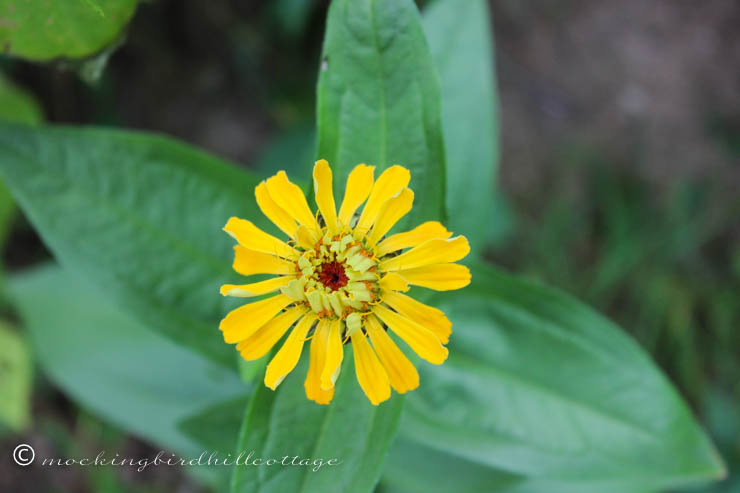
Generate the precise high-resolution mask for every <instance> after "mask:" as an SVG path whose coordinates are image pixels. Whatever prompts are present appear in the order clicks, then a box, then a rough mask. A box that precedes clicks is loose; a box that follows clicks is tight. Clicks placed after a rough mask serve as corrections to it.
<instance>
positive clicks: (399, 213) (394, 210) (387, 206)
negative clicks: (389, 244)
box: [368, 188, 414, 245]
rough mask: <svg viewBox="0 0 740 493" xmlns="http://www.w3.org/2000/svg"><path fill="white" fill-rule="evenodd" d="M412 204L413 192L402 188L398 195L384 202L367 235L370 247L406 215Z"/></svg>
mask: <svg viewBox="0 0 740 493" xmlns="http://www.w3.org/2000/svg"><path fill="white" fill-rule="evenodd" d="M413 203H414V192H412V191H411V189H410V188H404V189H403V190H401V192H400V193H399V194H398V195H396V196H395V197H391V198H389V199H388V200H386V201H385V203H384V204H383V206H382V207H381V208H380V211H379V212H378V217H376V218H375V224H374V225H373V230H372V231H371V232H370V235H368V241H369V242H370V245H375V243H377V242H378V240H380V239H381V238H382V237H383V235H385V234H386V233H387V232H388V231H390V229H391V228H392V227H393V225H394V224H396V223H397V222H398V220H399V219H401V218H402V217H403V216H405V215H406V214H408V212H409V211H410V210H411V205H412V204H413Z"/></svg>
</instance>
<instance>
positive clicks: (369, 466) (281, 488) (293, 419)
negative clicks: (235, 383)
mask: <svg viewBox="0 0 740 493" xmlns="http://www.w3.org/2000/svg"><path fill="white" fill-rule="evenodd" d="M306 352H307V351H304V354H303V356H304V357H303V358H301V362H300V363H299V364H298V366H297V367H296V369H295V370H293V371H292V372H291V373H290V374H289V375H288V377H287V378H286V379H285V381H284V382H283V383H281V384H280V386H279V387H278V388H277V390H275V391H272V390H270V389H268V388H267V387H265V386H264V385H261V386H259V387H258V389H257V391H256V392H255V395H254V397H253V399H252V401H251V404H250V407H249V409H248V410H247V414H246V416H245V420H244V425H243V427H242V432H241V437H240V439H239V444H238V446H237V454H238V453H240V452H242V451H244V452H246V453H248V452H250V451H252V450H254V451H256V452H258V456H259V457H260V458H263V459H265V460H266V459H269V458H274V459H277V460H278V461H280V460H283V457H285V456H288V461H290V460H291V459H292V458H293V457H295V456H299V458H300V459H310V460H311V461H314V460H317V459H323V461H324V463H326V461H328V460H329V459H332V458H335V459H338V460H339V461H341V463H339V464H338V465H324V466H322V467H321V468H319V470H318V471H315V472H314V471H313V470H312V467H306V466H289V465H288V466H281V465H273V466H269V467H267V466H263V467H254V466H253V467H239V468H236V469H234V475H233V476H232V492H234V493H240V492H248V493H283V492H287V491H290V492H291V493H313V492H317V491H320V492H322V493H334V492H336V493H344V492H350V491H351V492H352V493H363V492H370V491H372V490H373V487H374V486H375V483H376V482H377V480H378V476H379V474H380V470H381V467H382V464H383V459H384V457H385V455H386V452H387V450H388V447H389V446H390V442H391V440H392V439H393V436H394V435H395V431H396V427H397V425H398V420H399V415H400V411H401V405H402V403H403V398H402V397H400V396H394V397H392V398H391V399H390V400H389V401H386V402H384V403H382V404H380V405H378V406H373V405H371V404H370V403H369V402H368V400H367V397H365V395H364V394H363V392H362V389H361V388H360V386H359V384H358V383H357V381H356V380H355V375H354V369H353V361H352V352H351V351H348V352H345V355H344V361H343V363H342V367H343V371H342V373H341V374H340V376H339V379H338V380H337V383H336V391H335V395H334V399H333V400H332V402H331V404H329V405H327V406H321V405H318V404H316V403H314V402H312V401H309V400H307V399H306V396H305V392H304V389H303V380H304V378H305V375H306V371H307V369H308V364H307V359H308V358H306V356H307V354H306Z"/></svg>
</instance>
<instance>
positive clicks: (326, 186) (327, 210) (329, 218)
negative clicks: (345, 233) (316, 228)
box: [313, 159, 337, 234]
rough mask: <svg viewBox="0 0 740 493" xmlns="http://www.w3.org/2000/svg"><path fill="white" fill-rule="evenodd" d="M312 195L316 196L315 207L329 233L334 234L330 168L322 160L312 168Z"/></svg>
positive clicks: (333, 206)
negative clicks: (319, 212) (317, 208)
mask: <svg viewBox="0 0 740 493" xmlns="http://www.w3.org/2000/svg"><path fill="white" fill-rule="evenodd" d="M313 193H314V195H315V196H316V205H317V206H318V207H319V211H321V216H322V217H323V218H324V222H325V223H326V227H327V228H328V230H329V233H331V234H334V233H336V231H337V206H336V204H335V203H334V191H333V190H332V176H331V168H330V167H329V163H327V162H326V160H324V159H320V160H318V161H316V164H315V165H314V167H313Z"/></svg>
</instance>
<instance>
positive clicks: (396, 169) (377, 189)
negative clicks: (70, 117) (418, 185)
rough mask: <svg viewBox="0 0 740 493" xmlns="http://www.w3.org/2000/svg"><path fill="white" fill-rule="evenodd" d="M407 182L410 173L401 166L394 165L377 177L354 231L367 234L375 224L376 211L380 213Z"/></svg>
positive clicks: (409, 178)
mask: <svg viewBox="0 0 740 493" xmlns="http://www.w3.org/2000/svg"><path fill="white" fill-rule="evenodd" d="M409 180H411V173H409V170H407V169H406V168H404V167H403V166H399V165H397V164H396V165H394V166H391V167H390V168H388V169H387V170H385V171H383V174H381V175H380V176H379V177H378V181H376V182H375V185H374V186H373V191H372V192H370V198H368V199H367V204H365V207H364V208H363V209H362V214H361V215H360V220H359V221H357V226H355V231H359V232H360V233H365V232H367V231H368V230H369V229H370V226H372V225H373V223H374V222H375V218H376V217H377V215H378V211H380V208H381V207H382V206H383V204H384V203H385V201H386V200H388V199H389V198H391V197H393V196H394V195H396V194H397V193H398V192H400V191H401V190H403V189H404V188H406V186H408V184H409Z"/></svg>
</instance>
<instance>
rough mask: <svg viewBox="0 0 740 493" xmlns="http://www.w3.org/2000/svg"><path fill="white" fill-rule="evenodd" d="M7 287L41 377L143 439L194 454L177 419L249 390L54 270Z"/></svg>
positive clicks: (84, 285) (41, 271) (40, 271)
mask: <svg viewBox="0 0 740 493" xmlns="http://www.w3.org/2000/svg"><path fill="white" fill-rule="evenodd" d="M8 287H9V292H10V294H11V296H12V299H13V301H14V302H15V306H16V307H17V309H18V311H19V314H20V317H21V319H22V321H23V322H24V325H25V327H26V328H27V329H28V331H29V334H30V342H31V344H32V346H33V349H34V354H35V356H36V360H37V361H38V362H39V364H40V365H41V367H42V369H43V370H44V372H45V373H46V375H47V376H48V377H49V378H50V379H51V380H52V381H53V382H54V383H55V384H56V385H57V386H59V387H60V388H61V389H62V390H63V391H64V392H65V393H66V394H67V395H69V396H70V397H71V398H73V399H74V400H75V401H76V402H78V403H80V404H81V405H82V406H83V407H85V408H87V409H89V410H90V411H92V412H94V413H95V414H97V415H99V416H101V417H103V418H105V419H106V420H108V421H110V422H112V423H113V424H116V425H117V426H120V427H122V428H123V429H125V430H128V431H130V432H132V433H134V434H136V435H137V436H139V437H141V438H143V439H145V440H148V441H150V442H153V443H156V444H158V445H160V446H163V447H166V448H168V449H170V450H174V451H177V452H179V453H182V454H195V457H197V455H198V454H199V453H200V452H202V451H203V445H202V444H200V443H198V441H196V440H193V439H192V438H190V437H188V436H186V435H185V434H183V433H182V432H181V431H180V430H179V429H178V427H177V423H178V422H179V421H180V420H183V419H186V418H188V417H190V416H193V415H194V414H196V413H199V412H202V411H203V410H204V409H205V408H207V407H209V406H211V405H214V404H216V403H218V402H222V401H224V400H227V399H234V398H236V397H237V396H241V395H243V394H244V393H245V392H246V391H247V390H248V387H246V386H245V385H244V384H243V383H242V382H241V381H240V379H239V377H238V375H236V374H235V373H233V372H230V371H227V370H225V369H224V368H223V367H221V366H219V365H216V364H214V363H211V362H209V361H208V360H205V359H203V358H201V357H199V356H198V355H197V354H194V353H192V352H191V351H188V350H185V349H183V348H181V347H179V346H177V345H176V344H173V343H172V342H171V341H169V340H167V339H165V338H163V337H162V336H160V335H158V334H156V333H155V332H153V331H150V330H149V329H147V328H146V327H145V326H143V325H141V324H140V323H139V322H137V321H136V320H134V319H132V318H131V317H129V316H128V315H126V314H124V313H123V312H121V311H120V310H119V309H118V308H116V307H115V306H113V305H112V304H110V303H109V302H108V301H107V300H105V298H102V297H101V296H100V292H99V290H98V289H97V288H95V287H94V286H92V285H90V284H89V283H88V282H87V281H84V280H82V279H81V278H79V277H77V276H73V275H71V274H70V273H68V272H65V271H63V270H61V269H60V268H58V267H55V266H47V267H43V268H39V269H36V270H34V271H31V272H28V273H24V274H22V275H19V276H16V277H13V278H11V279H10V280H9V286H8ZM226 447H228V445H226ZM225 450H226V448H225Z"/></svg>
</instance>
